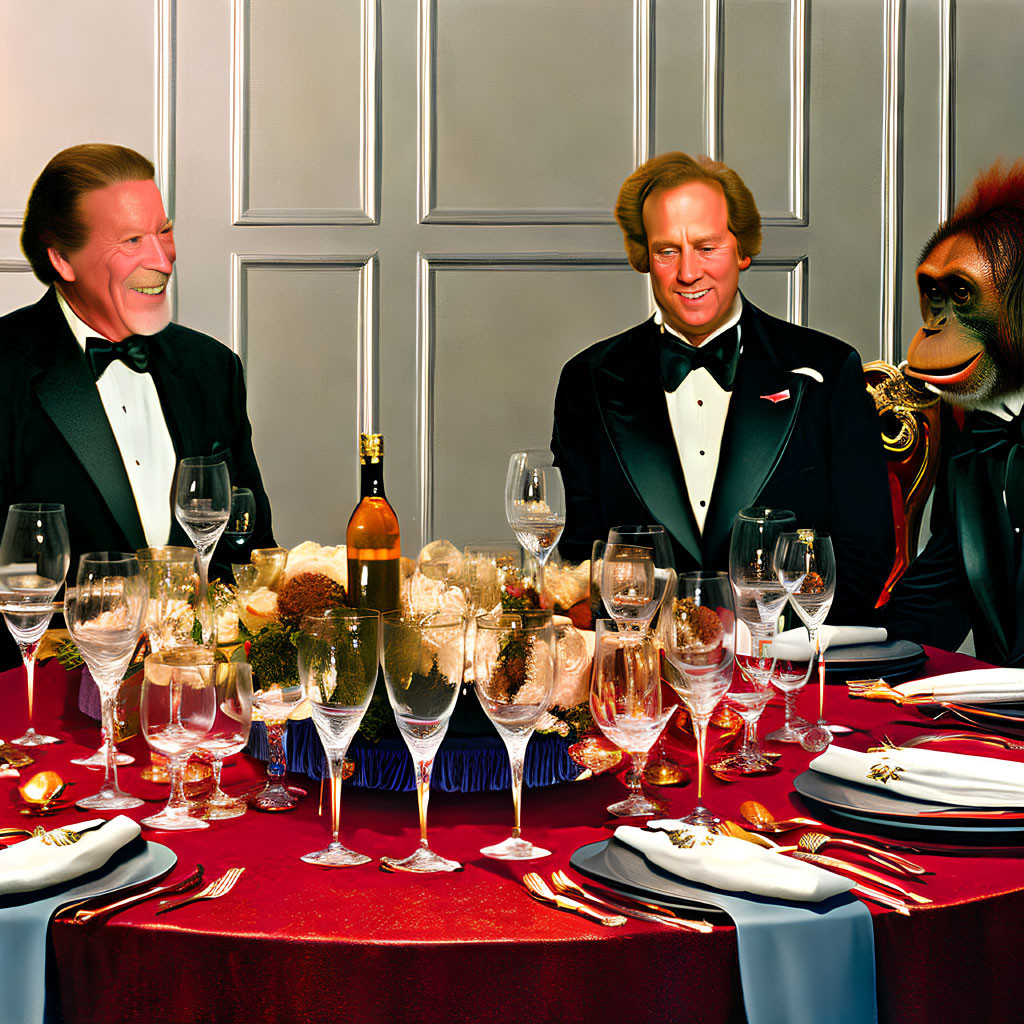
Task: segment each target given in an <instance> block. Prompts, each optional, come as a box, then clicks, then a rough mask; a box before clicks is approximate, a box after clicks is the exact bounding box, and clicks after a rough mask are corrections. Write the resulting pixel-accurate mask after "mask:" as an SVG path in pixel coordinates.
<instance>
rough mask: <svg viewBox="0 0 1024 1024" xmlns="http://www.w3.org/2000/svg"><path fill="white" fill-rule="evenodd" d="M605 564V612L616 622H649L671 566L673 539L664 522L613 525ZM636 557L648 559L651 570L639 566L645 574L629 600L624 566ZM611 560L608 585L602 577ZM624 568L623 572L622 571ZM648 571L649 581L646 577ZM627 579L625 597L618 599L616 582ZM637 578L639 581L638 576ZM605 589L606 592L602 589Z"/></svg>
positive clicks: (663, 589) (666, 581) (603, 593)
mask: <svg viewBox="0 0 1024 1024" xmlns="http://www.w3.org/2000/svg"><path fill="white" fill-rule="evenodd" d="M603 558H604V564H603V566H602V574H601V580H602V587H601V596H602V597H603V598H604V603H605V607H606V608H607V609H608V614H609V615H610V616H611V617H612V618H613V619H615V621H616V622H619V623H623V622H627V621H633V622H636V623H637V624H638V625H642V626H647V625H649V624H650V623H651V622H652V621H653V619H654V616H655V615H657V613H658V609H659V608H660V607H661V602H662V600H663V599H664V597H665V588H666V586H667V585H668V581H669V575H670V572H671V570H672V566H673V557H672V543H671V541H670V540H669V536H668V533H667V532H666V530H665V527H664V526H658V525H652V526H613V527H612V528H611V529H610V530H609V531H608V542H607V545H606V547H605V549H604V555H603ZM636 560H639V561H640V562H641V563H645V562H647V561H649V562H650V563H651V570H650V571H649V570H648V569H647V567H646V565H641V566H640V567H639V568H640V570H641V571H642V575H643V578H644V583H643V585H642V586H641V587H640V588H639V589H638V590H637V597H641V598H642V599H641V600H637V599H636V598H634V599H633V600H632V601H631V600H630V597H629V587H628V581H629V570H628V569H626V566H628V565H629V563H630V562H631V561H634V562H635V561H636ZM609 562H611V563H612V572H611V574H610V577H609V586H608V587H605V586H604V580H605V578H606V574H607V573H608V563H609ZM623 569H625V572H623ZM648 575H650V577H651V579H650V584H649V585H648V584H647V582H646V580H647V577H648ZM620 577H621V578H622V581H623V582H626V583H627V586H626V587H625V588H624V589H625V591H626V594H625V600H620V599H619V598H618V597H617V595H616V589H615V587H614V584H615V583H618V582H620ZM637 582H638V583H639V582H640V579H639V577H638V578H637ZM606 589H607V590H608V593H607V594H605V590H606Z"/></svg>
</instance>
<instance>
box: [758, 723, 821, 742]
mask: <svg viewBox="0 0 1024 1024" xmlns="http://www.w3.org/2000/svg"><path fill="white" fill-rule="evenodd" d="M810 727H811V723H810V722H808V721H807V719H806V718H794V719H793V721H792V722H791V723H783V724H782V725H781V726H780V727H779V728H778V729H776V730H775V732H770V733H768V735H767V736H765V739H766V740H772V741H773V742H774V743H799V742H800V737H801V736H803V734H804V731H805V730H806V729H809V728H810Z"/></svg>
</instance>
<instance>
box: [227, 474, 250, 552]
mask: <svg viewBox="0 0 1024 1024" xmlns="http://www.w3.org/2000/svg"><path fill="white" fill-rule="evenodd" d="M255 527H256V498H255V497H254V496H253V493H252V491H251V490H250V489H249V488H248V487H232V488H231V511H230V513H229V514H228V522H227V526H225V527H224V541H225V543H227V544H228V546H229V547H230V548H231V550H232V552H236V551H240V550H241V549H242V548H244V547H245V545H246V544H248V543H249V539H250V538H251V537H252V531H253V530H254V529H255Z"/></svg>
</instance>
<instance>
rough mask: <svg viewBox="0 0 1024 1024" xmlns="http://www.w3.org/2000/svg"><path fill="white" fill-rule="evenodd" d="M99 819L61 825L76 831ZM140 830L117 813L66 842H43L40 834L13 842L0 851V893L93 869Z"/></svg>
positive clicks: (44, 885)
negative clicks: (57, 843)
mask: <svg viewBox="0 0 1024 1024" xmlns="http://www.w3.org/2000/svg"><path fill="white" fill-rule="evenodd" d="M101 820H102V819H101V818H93V819H92V820H90V821H80V822H78V823H77V824H74V825H65V826H61V827H63V828H69V829H71V830H72V831H76V830H78V829H83V828H88V827H89V826H90V825H95V824H96V823H97V822H99V821H101ZM141 831H142V829H141V828H140V827H139V823H138V822H137V821H132V819H131V818H127V817H125V816H124V815H123V814H119V815H118V816H117V817H116V818H112V819H111V820H110V821H108V822H107V823H106V824H105V825H104V826H103V827H102V828H98V829H96V831H95V832H86V833H85V834H84V835H83V836H82V838H81V839H79V840H78V842H77V843H72V844H71V845H70V846H56V845H54V844H53V843H52V842H51V843H44V842H43V840H42V838H38V839H37V838H35V837H33V838H31V839H25V840H23V841H22V842H20V843H15V844H14V845H13V846H9V847H7V849H5V850H2V851H0V896H5V895H7V894H8V893H14V892H34V891H35V890H36V889H45V888H47V886H50V885H59V884H60V883H61V882H67V881H70V880H71V879H72V878H77V877H78V876H79V875H85V874H88V873H89V872H90V871H95V870H96V868H98V867H102V866H103V865H104V864H106V862H107V861H108V860H110V858H111V857H112V856H113V855H114V854H115V853H116V852H117V851H118V850H120V849H121V847H122V846H124V845H126V844H127V843H130V842H131V841H132V840H133V839H134V838H135V837H136V836H137V835H139V833H140V832H141Z"/></svg>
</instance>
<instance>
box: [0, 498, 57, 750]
mask: <svg viewBox="0 0 1024 1024" xmlns="http://www.w3.org/2000/svg"><path fill="white" fill-rule="evenodd" d="M69 551H70V543H69V541H68V524H67V520H66V519H65V517H64V506H63V505H56V504H43V503H38V502H34V503H26V504H19V505H11V507H10V509H9V510H8V513H7V522H6V524H5V525H4V534H3V539H2V540H0V608H2V610H3V614H4V619H5V620H6V621H7V628H8V629H9V630H10V631H11V636H13V637H14V640H15V642H16V643H17V645H18V650H19V651H20V652H21V661H22V664H23V665H24V666H25V678H26V680H27V683H28V728H27V729H26V730H25V732H24V733H23V734H22V735H21V736H19V737H18V738H17V739H16V740H12V741H11V742H12V743H16V744H18V745H19V746H22V747H37V746H42V745H45V744H48V743H60V742H62V741H61V740H60V738H59V737H57V736H46V735H44V734H42V733H38V732H36V730H35V729H34V728H33V727H32V696H33V683H34V680H35V670H36V650H37V649H38V647H39V641H40V640H41V639H42V638H43V634H44V633H45V632H46V627H47V626H48V625H49V624H50V618H51V616H52V615H53V612H54V604H53V599H54V598H55V597H56V596H57V591H58V590H60V588H61V587H62V586H63V585H64V577H65V576H67V572H68V562H69V560H70V557H71V556H70V554H69Z"/></svg>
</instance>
